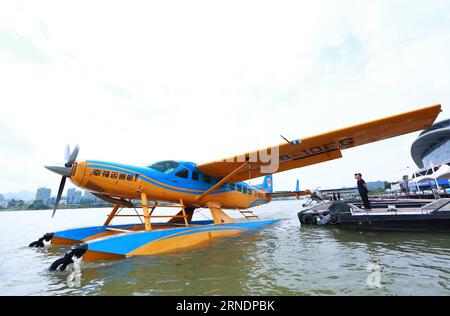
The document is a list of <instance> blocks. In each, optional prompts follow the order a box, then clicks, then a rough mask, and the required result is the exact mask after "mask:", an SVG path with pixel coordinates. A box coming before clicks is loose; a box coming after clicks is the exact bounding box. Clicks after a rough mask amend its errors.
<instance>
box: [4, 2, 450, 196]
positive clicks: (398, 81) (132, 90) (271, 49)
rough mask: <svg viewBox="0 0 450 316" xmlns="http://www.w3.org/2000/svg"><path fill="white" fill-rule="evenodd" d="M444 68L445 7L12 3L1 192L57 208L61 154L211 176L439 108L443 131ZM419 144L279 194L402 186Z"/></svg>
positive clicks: (348, 163)
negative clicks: (74, 151) (199, 168)
mask: <svg viewBox="0 0 450 316" xmlns="http://www.w3.org/2000/svg"><path fill="white" fill-rule="evenodd" d="M449 56H450V2H449V1H448V0H445V1H434V0H430V1H403V0H389V1H383V0H377V1H373V0H356V1H346V0H341V1H334V0H329V1H325V0H319V1H298V0H297V1H262V0H259V1H244V0H240V1H232V0H230V1H170V0H168V1H129V0H127V1H80V0H78V1H45V0H41V1H9V0H5V1H1V2H0V193H6V192H17V191H21V190H25V189H26V190H31V191H35V190H36V189H37V188H38V187H40V186H46V187H50V188H52V190H53V194H55V193H56V192H55V191H56V190H57V187H58V184H59V181H60V179H59V176H57V175H55V174H53V173H51V172H49V171H48V170H46V169H45V168H44V167H43V166H44V165H49V164H52V163H60V162H62V161H63V160H64V148H65V146H66V144H70V145H71V146H72V147H73V146H74V145H75V144H79V145H80V153H79V156H78V158H79V159H80V160H83V159H98V160H106V161H114V162H121V163H127V164H135V165H148V164H150V163H152V162H155V161H159V160H166V159H174V160H185V161H193V162H198V163H201V162H208V161H214V160H217V159H220V158H224V157H229V156H232V155H235V154H240V153H242V152H245V151H249V150H253V149H258V148H265V147H267V146H272V145H275V144H279V143H281V142H282V139H281V138H280V136H279V135H280V134H282V135H283V136H285V137H287V138H290V139H295V138H303V137H307V136H311V135H315V134H317V133H322V132H326V131H329V130H334V129H337V128H341V127H345V126H348V125H353V124H358V123H362V122H365V121H369V120H373V119H377V118H381V117H385V116H388V115H393V114H397V113H401V112H404V111H409V110H413V109H417V108H420V107H422V106H428V105H433V104H437V103H441V104H442V106H443V112H442V113H441V114H440V116H439V118H438V120H443V119H447V118H450V106H449V104H450V89H449V87H450V63H449ZM417 135H418V132H417V133H412V134H408V135H404V136H401V137H397V138H393V139H389V140H385V141H382V142H377V143H373V144H369V145H365V146H361V147H356V148H353V149H349V150H345V151H343V158H342V159H339V160H334V161H331V162H326V163H322V164H318V165H314V166H310V167H306V168H301V169H295V170H291V171H287V172H284V173H279V174H276V175H275V176H274V188H275V189H276V190H293V189H294V188H295V182H296V179H299V180H300V187H301V188H302V189H315V188H317V187H321V188H323V189H325V188H335V187H343V186H352V185H354V181H355V180H354V179H353V174H354V173H355V172H361V173H363V176H364V178H365V179H366V181H376V180H388V181H394V180H397V179H398V178H400V177H401V175H402V174H403V173H405V171H406V170H412V169H414V168H416V167H415V164H414V162H413V161H412V159H411V155H410V146H411V144H412V142H413V141H414V139H415V138H416V137H417ZM407 167H409V169H407ZM259 181H260V180H258V179H255V180H251V183H252V184H257V183H258V182H259ZM66 187H70V186H66Z"/></svg>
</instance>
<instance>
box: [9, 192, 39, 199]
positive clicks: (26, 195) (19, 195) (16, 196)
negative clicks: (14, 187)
mask: <svg viewBox="0 0 450 316" xmlns="http://www.w3.org/2000/svg"><path fill="white" fill-rule="evenodd" d="M3 196H4V198H5V199H7V200H12V199H14V200H24V201H31V200H34V198H35V196H36V195H35V194H34V193H33V192H31V191H20V192H17V193H11V192H10V193H3Z"/></svg>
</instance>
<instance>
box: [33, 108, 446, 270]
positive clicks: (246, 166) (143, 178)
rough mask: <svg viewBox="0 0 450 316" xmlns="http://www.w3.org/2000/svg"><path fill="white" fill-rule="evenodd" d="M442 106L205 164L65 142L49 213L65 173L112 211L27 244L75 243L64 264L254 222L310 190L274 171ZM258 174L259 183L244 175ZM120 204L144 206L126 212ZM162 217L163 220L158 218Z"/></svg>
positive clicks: (242, 228) (430, 117)
mask: <svg viewBox="0 0 450 316" xmlns="http://www.w3.org/2000/svg"><path fill="white" fill-rule="evenodd" d="M439 112H441V106H440V105H434V106H429V107H425V108H421V109H418V110H414V111H411V112H406V113H402V114H398V115H394V116H390V117H386V118H383V119H379V120H375V121H371V122H368V123H364V124H359V125H355V126H351V127H347V128H343V129H339V130H335V131H332V132H328V133H324V134H320V135H316V136H312V137H307V138H302V139H296V140H293V141H289V140H287V139H286V138H284V137H283V138H284V139H285V141H286V142H284V143H282V144H280V145H277V146H274V147H269V148H264V149H263V150H258V151H253V152H247V153H244V154H242V155H239V156H233V157H230V158H227V159H222V160H218V161H213V162H209V163H203V164H195V163H192V162H184V161H174V160H167V161H160V162H156V163H154V164H151V165H149V166H145V167H140V166H131V165H125V164H120V163H112V162H105V161H97V160H86V161H77V160H76V158H77V155H78V151H79V149H78V146H76V147H75V149H74V150H73V151H72V152H70V149H68V148H66V162H65V163H64V164H63V165H60V166H46V168H47V169H49V170H50V171H53V172H55V173H57V174H59V175H61V176H62V179H61V183H60V186H59V190H58V195H57V198H56V203H55V207H54V210H53V215H54V214H55V211H56V209H57V207H58V204H59V201H60V199H61V196H62V193H63V189H64V185H65V182H66V179H67V178H69V179H70V180H71V181H72V182H73V183H74V184H75V185H76V186H79V187H81V188H84V189H86V190H88V191H90V192H92V193H93V194H94V195H96V196H97V197H99V198H101V199H103V200H105V201H108V202H110V203H111V204H112V205H113V208H112V211H111V212H110V214H109V215H108V216H107V219H106V221H105V222H104V223H103V225H101V226H92V227H84V228H76V229H70V230H65V231H60V232H54V233H47V234H45V235H44V236H43V237H42V238H40V239H39V240H37V241H35V242H33V243H31V244H30V247H42V246H44V241H47V242H48V241H51V243H52V244H59V245H61V244H67V245H70V244H72V245H74V244H75V245H74V246H72V248H71V250H70V251H69V252H67V253H66V254H65V256H64V257H63V258H60V259H58V260H56V261H55V262H54V263H53V264H52V265H51V267H50V270H64V269H65V268H66V267H67V265H68V264H70V263H72V262H73V260H72V259H73V257H74V256H75V257H76V258H82V260H85V261H95V260H105V259H119V258H126V257H129V256H143V255H155V254H161V253H165V252H170V251H175V250H178V249H183V248H188V247H193V246H197V245H199V244H201V243H203V242H206V241H209V240H211V239H214V238H218V237H224V236H232V235H236V234H239V233H243V232H247V231H250V230H254V229H258V228H261V227H264V226H267V225H270V224H272V223H274V222H276V221H277V220H276V219H273V220H260V219H259V218H258V217H257V216H256V215H255V214H254V213H253V212H252V211H250V210H249V209H250V208H252V207H255V206H258V205H262V204H265V203H269V202H270V201H271V200H272V199H273V198H274V197H288V196H294V197H299V196H312V197H314V196H315V193H314V192H310V191H308V190H306V191H300V190H298V189H297V190H295V191H288V192H286V191H285V192H273V190H272V187H273V186H272V174H274V173H277V172H283V171H287V170H290V169H295V168H301V167H305V166H309V165H313V164H317V163H321V162H325V161H330V160H333V159H338V158H341V157H342V153H341V152H342V150H344V149H348V148H352V147H355V146H359V145H363V144H367V143H371V142H375V141H378V140H382V139H387V138H390V137H395V136H399V135H403V134H406V133H410V132H414V131H419V130H422V129H425V128H429V127H430V126H431V125H432V124H433V122H434V121H435V120H436V118H437V116H438V114H439ZM263 176H265V177H264V181H263V183H262V184H261V185H249V184H247V183H245V182H243V181H245V180H249V179H254V178H259V177H263ZM167 203H170V204H167ZM174 203H176V204H174ZM167 206H170V207H174V206H177V207H179V211H178V213H176V214H172V215H170V216H169V215H167V214H164V215H155V214H157V212H156V213H155V210H156V209H159V208H161V207H167ZM198 208H206V209H209V211H210V213H211V217H212V220H207V221H193V220H192V217H193V214H194V211H195V210H196V209H198ZM122 209H135V210H136V209H141V210H142V212H138V211H137V210H136V214H135V215H124V214H122V213H120V211H121V210H122ZM230 209H231V210H240V211H241V212H242V214H243V215H244V216H245V217H246V218H247V219H244V220H241V221H236V220H234V219H233V218H231V217H230V216H228V215H227V213H225V211H224V210H230ZM53 215H52V216H53ZM119 216H138V218H139V219H140V220H141V222H140V223H137V224H128V225H111V221H112V220H113V219H114V218H115V217H119ZM161 218H167V219H168V220H167V221H165V222H161V220H159V221H158V222H156V221H155V219H161Z"/></svg>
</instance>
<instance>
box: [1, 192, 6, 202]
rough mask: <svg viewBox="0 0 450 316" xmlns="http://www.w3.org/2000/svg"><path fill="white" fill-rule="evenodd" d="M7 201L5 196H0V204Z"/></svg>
mask: <svg viewBox="0 0 450 316" xmlns="http://www.w3.org/2000/svg"><path fill="white" fill-rule="evenodd" d="M4 200H5V197H4V196H3V194H0V202H3V201H4Z"/></svg>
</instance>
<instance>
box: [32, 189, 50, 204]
mask: <svg viewBox="0 0 450 316" xmlns="http://www.w3.org/2000/svg"><path fill="white" fill-rule="evenodd" d="M51 193H52V190H51V189H48V188H38V189H37V192H36V198H35V200H41V201H42V202H44V204H47V203H48V200H49V199H50V194H51Z"/></svg>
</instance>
